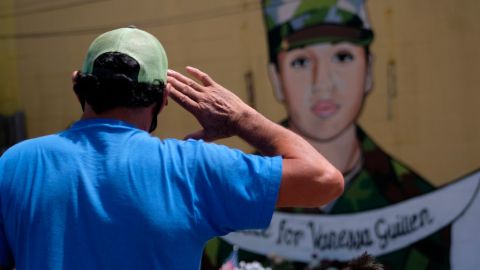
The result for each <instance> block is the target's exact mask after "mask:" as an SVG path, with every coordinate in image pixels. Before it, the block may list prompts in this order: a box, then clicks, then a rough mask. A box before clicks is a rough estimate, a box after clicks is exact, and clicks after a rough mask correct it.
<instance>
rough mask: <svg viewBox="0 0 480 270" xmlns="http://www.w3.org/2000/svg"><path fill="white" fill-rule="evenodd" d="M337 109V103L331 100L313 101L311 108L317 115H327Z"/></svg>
mask: <svg viewBox="0 0 480 270" xmlns="http://www.w3.org/2000/svg"><path fill="white" fill-rule="evenodd" d="M337 109H338V105H337V104H335V103H334V102H333V101H319V102H317V103H315V104H314V105H313V106H312V108H311V110H312V112H313V113H314V114H315V115H316V116H318V117H322V118H323V117H329V116H331V115H333V114H334V113H335V112H336V111H337Z"/></svg>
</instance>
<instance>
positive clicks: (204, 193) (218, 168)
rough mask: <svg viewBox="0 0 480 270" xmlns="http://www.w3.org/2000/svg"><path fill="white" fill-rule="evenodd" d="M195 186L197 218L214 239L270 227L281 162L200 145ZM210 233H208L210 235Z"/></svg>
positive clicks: (218, 146) (219, 146) (279, 159)
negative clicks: (233, 232)
mask: <svg viewBox="0 0 480 270" xmlns="http://www.w3.org/2000/svg"><path fill="white" fill-rule="evenodd" d="M195 153H196V154H195V155H194V158H195V164H196V166H195V168H193V170H195V172H194V174H193V176H194V177H193V179H194V181H192V183H191V184H192V186H193V189H194V190H195V196H196V201H195V209H196V213H195V215H196V218H197V219H198V222H200V223H201V224H206V226H207V227H208V228H207V229H208V230H211V232H212V234H213V235H212V236H218V235H224V234H227V233H229V232H232V231H237V230H244V229H264V228H266V227H268V225H269V224H270V221H271V218H272V215H273V211H274V210H275V204H276V201H277V196H278V191H279V188H280V182H281V177H282V158H281V157H279V156H277V157H263V156H258V155H252V154H245V153H243V152H241V151H239V150H236V149H230V148H228V147H225V146H221V145H216V144H211V143H200V144H199V146H198V148H197V149H196V151H195ZM207 233H208V232H207Z"/></svg>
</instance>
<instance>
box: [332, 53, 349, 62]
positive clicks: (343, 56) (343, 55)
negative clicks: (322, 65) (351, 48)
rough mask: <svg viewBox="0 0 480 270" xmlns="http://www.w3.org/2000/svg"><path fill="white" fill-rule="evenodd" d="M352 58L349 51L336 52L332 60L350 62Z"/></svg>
mask: <svg viewBox="0 0 480 270" xmlns="http://www.w3.org/2000/svg"><path fill="white" fill-rule="evenodd" d="M353 59H354V57H353V54H352V53H350V52H338V53H336V54H335V56H334V59H333V61H334V62H335V63H350V62H352V61H353Z"/></svg>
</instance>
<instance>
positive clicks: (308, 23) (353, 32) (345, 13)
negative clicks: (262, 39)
mask: <svg viewBox="0 0 480 270" xmlns="http://www.w3.org/2000/svg"><path fill="white" fill-rule="evenodd" d="M262 7H263V13H264V19H265V25H266V29H267V32H268V42H269V50H270V59H271V60H274V59H275V58H276V56H277V54H278V53H279V52H280V51H284V50H291V49H294V48H298V47H303V46H306V45H310V44H315V43H321V42H333V43H336V42H341V41H350V42H353V43H355V44H359V45H363V46H366V45H369V44H370V43H371V42H372V41H373V32H372V30H371V27H370V23H369V21H368V17H367V13H366V10H365V0H263V1H262Z"/></svg>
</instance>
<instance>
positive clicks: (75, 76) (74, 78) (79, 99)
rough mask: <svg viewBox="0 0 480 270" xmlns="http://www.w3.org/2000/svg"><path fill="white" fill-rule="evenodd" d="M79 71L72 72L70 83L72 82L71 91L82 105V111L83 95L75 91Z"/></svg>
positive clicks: (83, 107) (83, 105) (83, 104)
mask: <svg viewBox="0 0 480 270" xmlns="http://www.w3.org/2000/svg"><path fill="white" fill-rule="evenodd" d="M78 74H79V71H78V70H74V71H73V72H72V84H73V87H72V88H73V92H74V93H75V96H76V97H77V100H78V102H79V103H80V105H81V106H82V111H85V97H83V96H81V95H79V94H78V93H77V91H75V85H76V84H77V78H78Z"/></svg>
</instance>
